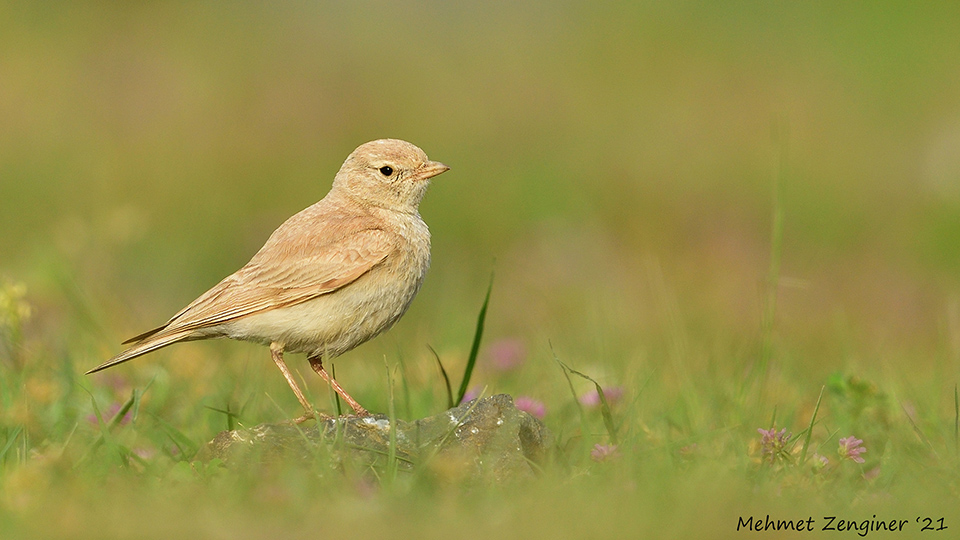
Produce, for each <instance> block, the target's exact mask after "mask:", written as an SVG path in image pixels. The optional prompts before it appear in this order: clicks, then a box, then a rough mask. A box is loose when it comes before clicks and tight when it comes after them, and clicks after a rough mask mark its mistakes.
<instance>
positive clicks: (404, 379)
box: [397, 351, 413, 418]
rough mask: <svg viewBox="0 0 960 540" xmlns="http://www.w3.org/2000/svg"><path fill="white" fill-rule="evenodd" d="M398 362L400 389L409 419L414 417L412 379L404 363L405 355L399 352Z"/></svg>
mask: <svg viewBox="0 0 960 540" xmlns="http://www.w3.org/2000/svg"><path fill="white" fill-rule="evenodd" d="M397 360H399V361H400V387H401V388H402V389H403V407H404V410H405V411H406V414H407V416H406V417H407V418H411V417H412V416H413V412H412V411H411V410H410V383H409V380H410V377H409V376H407V363H406V362H404V361H403V353H401V352H400V351H397Z"/></svg>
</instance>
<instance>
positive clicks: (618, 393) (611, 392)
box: [580, 386, 623, 407]
mask: <svg viewBox="0 0 960 540" xmlns="http://www.w3.org/2000/svg"><path fill="white" fill-rule="evenodd" d="M603 397H605V398H607V403H608V404H610V405H613V404H614V403H616V402H618V401H620V398H622V397H623V387H621V386H611V387H610V388H604V389H603ZM580 403H582V404H583V405H586V406H587V407H596V406H598V405H600V393H599V392H597V389H596V388H594V389H593V390H591V391H589V392H587V393H586V394H583V395H582V396H580Z"/></svg>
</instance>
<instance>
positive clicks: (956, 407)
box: [953, 384, 960, 454]
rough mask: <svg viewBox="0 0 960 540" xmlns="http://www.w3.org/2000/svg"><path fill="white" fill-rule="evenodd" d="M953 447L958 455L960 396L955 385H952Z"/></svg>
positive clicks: (959, 452) (959, 443)
mask: <svg viewBox="0 0 960 540" xmlns="http://www.w3.org/2000/svg"><path fill="white" fill-rule="evenodd" d="M953 446H954V447H956V449H957V453H958V454H960V394H958V393H957V385H956V384H954V385H953Z"/></svg>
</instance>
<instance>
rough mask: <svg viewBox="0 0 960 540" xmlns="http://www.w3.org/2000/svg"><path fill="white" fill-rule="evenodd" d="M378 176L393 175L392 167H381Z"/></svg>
mask: <svg viewBox="0 0 960 540" xmlns="http://www.w3.org/2000/svg"><path fill="white" fill-rule="evenodd" d="M380 174H382V175H384V176H390V175H391V174H393V167H389V166H386V165H385V166H383V167H380Z"/></svg>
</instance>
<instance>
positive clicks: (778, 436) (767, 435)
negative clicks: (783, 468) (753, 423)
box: [757, 428, 792, 463]
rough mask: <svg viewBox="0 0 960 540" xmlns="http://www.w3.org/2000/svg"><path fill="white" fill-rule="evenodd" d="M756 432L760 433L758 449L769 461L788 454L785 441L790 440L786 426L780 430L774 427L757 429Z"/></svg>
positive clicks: (782, 457) (771, 461) (785, 456)
mask: <svg viewBox="0 0 960 540" xmlns="http://www.w3.org/2000/svg"><path fill="white" fill-rule="evenodd" d="M757 432H758V433H760V435H761V438H760V451H761V453H762V454H763V457H765V458H768V459H769V460H770V463H773V462H774V461H776V460H777V459H784V458H787V457H789V456H790V453H789V452H788V451H787V443H789V442H790V436H791V435H792V434H791V433H787V428H783V429H781V430H780V432H779V433H778V432H777V429H776V428H770V429H762V428H761V429H757Z"/></svg>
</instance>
